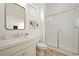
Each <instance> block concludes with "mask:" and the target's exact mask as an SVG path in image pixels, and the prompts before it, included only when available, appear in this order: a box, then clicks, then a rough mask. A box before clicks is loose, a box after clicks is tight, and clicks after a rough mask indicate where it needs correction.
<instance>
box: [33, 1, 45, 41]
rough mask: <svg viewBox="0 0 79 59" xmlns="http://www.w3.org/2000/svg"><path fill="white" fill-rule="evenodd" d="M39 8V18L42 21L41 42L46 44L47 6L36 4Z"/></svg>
mask: <svg viewBox="0 0 79 59" xmlns="http://www.w3.org/2000/svg"><path fill="white" fill-rule="evenodd" d="M34 5H35V6H37V8H38V11H39V12H38V18H39V20H40V41H41V42H45V14H44V11H45V4H44V3H34Z"/></svg>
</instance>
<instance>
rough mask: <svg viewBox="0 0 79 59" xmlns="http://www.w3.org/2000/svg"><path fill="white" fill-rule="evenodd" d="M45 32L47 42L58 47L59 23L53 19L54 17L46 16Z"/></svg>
mask: <svg viewBox="0 0 79 59" xmlns="http://www.w3.org/2000/svg"><path fill="white" fill-rule="evenodd" d="M45 25H46V26H45V29H46V30H45V32H46V33H45V34H46V44H48V45H49V46H53V47H58V43H57V42H58V29H57V23H56V22H55V21H54V20H53V18H51V17H48V18H46V22H45Z"/></svg>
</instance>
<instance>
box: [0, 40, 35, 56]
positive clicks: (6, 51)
mask: <svg viewBox="0 0 79 59" xmlns="http://www.w3.org/2000/svg"><path fill="white" fill-rule="evenodd" d="M34 43H35V41H30V42H26V43H23V44H20V45H17V46H14V47H11V48H7V49H4V50H1V51H0V55H2V56H4V55H7V56H8V55H13V54H15V53H16V52H18V51H20V50H23V49H25V48H27V47H28V46H30V45H33V44H34Z"/></svg>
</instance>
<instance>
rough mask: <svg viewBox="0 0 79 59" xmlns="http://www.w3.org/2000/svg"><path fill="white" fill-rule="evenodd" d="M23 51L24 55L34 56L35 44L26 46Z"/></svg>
mask: <svg viewBox="0 0 79 59" xmlns="http://www.w3.org/2000/svg"><path fill="white" fill-rule="evenodd" d="M24 52H25V53H24V55H25V56H36V45H33V46H30V47H28V48H27V49H25V51H24Z"/></svg>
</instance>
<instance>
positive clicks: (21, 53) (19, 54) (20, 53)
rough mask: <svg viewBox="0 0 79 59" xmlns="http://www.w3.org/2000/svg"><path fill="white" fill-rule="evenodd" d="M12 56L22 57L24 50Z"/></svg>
mask: <svg viewBox="0 0 79 59" xmlns="http://www.w3.org/2000/svg"><path fill="white" fill-rule="evenodd" d="M13 56H24V50H21V51H19V52H17V53H15V54H14V55H13Z"/></svg>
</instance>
